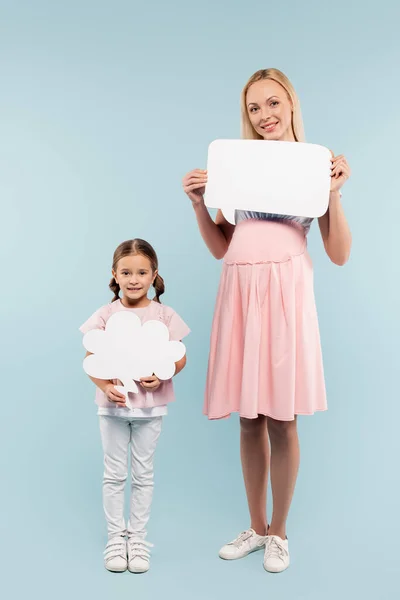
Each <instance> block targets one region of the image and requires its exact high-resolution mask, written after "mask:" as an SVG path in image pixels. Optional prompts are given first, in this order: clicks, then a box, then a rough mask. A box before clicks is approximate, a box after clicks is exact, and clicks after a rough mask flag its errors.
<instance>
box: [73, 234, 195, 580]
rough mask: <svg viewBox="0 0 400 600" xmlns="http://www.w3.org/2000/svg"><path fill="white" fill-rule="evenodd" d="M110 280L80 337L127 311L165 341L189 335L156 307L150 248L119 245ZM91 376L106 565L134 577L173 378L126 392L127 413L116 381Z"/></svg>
mask: <svg viewBox="0 0 400 600" xmlns="http://www.w3.org/2000/svg"><path fill="white" fill-rule="evenodd" d="M112 275H113V277H112V279H111V282H110V289H111V290H112V291H113V292H114V298H113V299H112V301H111V303H110V304H107V305H106V306H103V307H102V308H100V309H99V310H97V311H96V312H95V313H94V314H93V315H92V316H91V317H90V319H88V321H86V323H84V325H82V326H81V327H80V331H81V332H82V333H86V332H87V331H90V330H91V329H105V325H106V323H107V320H108V319H109V318H110V317H111V315H113V314H114V313H115V312H117V311H120V310H128V311H132V312H134V313H135V314H137V315H138V316H139V317H140V319H141V321H142V323H143V322H145V321H148V320H151V319H160V321H162V322H163V323H165V325H166V326H167V327H168V329H169V333H170V339H171V340H176V341H180V340H182V338H184V337H185V336H186V335H188V333H189V332H190V330H189V328H188V327H187V325H186V324H185V323H184V322H183V321H182V319H181V318H180V317H179V316H178V314H177V313H176V312H175V311H173V310H172V308H169V307H167V306H164V305H162V304H161V303H160V296H161V295H162V294H163V293H164V281H163V279H162V277H161V276H160V275H159V273H158V259H157V255H156V253H155V251H154V249H153V248H152V246H150V244H148V243H147V242H145V241H144V240H141V239H134V240H129V241H127V242H123V243H122V244H121V245H120V246H118V248H117V249H116V251H115V253H114V259H113V266H112ZM151 286H154V288H155V292H156V295H155V298H154V299H153V300H150V299H149V298H148V292H149V289H150V287H151ZM120 292H121V293H122V297H121V298H120ZM88 354H89V353H87V355H88ZM185 364H186V356H184V357H183V358H182V359H181V360H180V361H178V362H177V363H176V371H175V374H177V373H179V372H180V371H182V369H183V368H184V366H185ZM91 379H92V381H93V382H94V383H95V384H96V386H97V390H96V403H97V405H98V415H99V420H100V433H101V439H102V445H103V451H104V479H103V504H104V512H105V516H106V520H107V528H108V542H107V545H106V549H105V552H104V564H105V567H106V569H108V570H109V571H116V572H121V571H126V569H129V571H131V572H132V573H143V572H145V571H147V570H148V569H149V566H150V563H149V558H150V552H149V547H151V544H149V543H148V542H147V541H146V540H145V537H146V525H147V522H148V519H149V515H150V506H151V501H152V495H153V456H154V451H155V448H156V445H157V440H158V437H159V435H160V431H161V423H162V418H163V416H164V415H166V414H167V404H168V403H169V402H171V401H172V400H174V391H173V385H172V381H163V382H161V381H160V380H159V379H158V378H157V377H156V376H155V375H152V376H151V377H146V378H142V379H141V382H140V386H139V393H138V394H130V402H131V405H132V407H133V408H132V409H129V408H128V407H127V406H126V403H125V396H124V395H122V394H121V393H119V392H118V391H117V389H116V388H115V387H114V386H115V385H116V384H118V382H117V381H105V380H102V379H95V378H93V377H91ZM129 444H130V447H131V480H132V490H131V506H130V518H129V522H128V526H127V527H126V526H125V521H124V488H125V482H126V479H127V476H128V448H129ZM126 536H127V538H128V539H127V541H126V539H125V538H126Z"/></svg>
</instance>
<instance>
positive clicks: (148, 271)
mask: <svg viewBox="0 0 400 600" xmlns="http://www.w3.org/2000/svg"><path fill="white" fill-rule="evenodd" d="M112 273H113V277H114V278H115V281H116V282H117V283H118V285H119V287H120V288H121V291H122V295H123V298H124V299H125V300H126V301H127V302H128V303H130V304H134V305H136V306H137V305H138V304H145V303H146V301H147V300H148V298H147V293H148V291H149V289H150V287H151V286H152V285H153V282H154V280H155V278H156V276H157V271H155V272H154V271H153V269H152V267H151V263H150V261H149V259H148V258H147V257H146V256H143V255H142V254H134V255H133V256H125V257H124V258H121V259H120V260H119V261H118V264H117V269H116V271H114V270H113V272H112Z"/></svg>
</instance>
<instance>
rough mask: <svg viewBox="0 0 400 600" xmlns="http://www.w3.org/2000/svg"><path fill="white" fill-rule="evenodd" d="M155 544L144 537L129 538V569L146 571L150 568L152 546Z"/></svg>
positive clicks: (139, 571) (135, 571) (133, 571)
mask: <svg viewBox="0 0 400 600" xmlns="http://www.w3.org/2000/svg"><path fill="white" fill-rule="evenodd" d="M152 547H153V544H150V543H149V542H146V541H145V540H143V539H142V538H130V539H128V569H129V571H130V572H131V573H146V571H148V570H149V569H150V550H149V549H150V548H152Z"/></svg>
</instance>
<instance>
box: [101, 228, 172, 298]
mask: <svg viewBox="0 0 400 600" xmlns="http://www.w3.org/2000/svg"><path fill="white" fill-rule="evenodd" d="M136 254H141V255H142V256H145V257H146V258H148V259H149V261H150V264H151V268H152V270H153V273H154V272H155V271H157V270H158V258H157V254H156V252H155V250H154V248H153V246H151V245H150V244H149V243H148V242H146V241H145V240H141V239H139V238H135V239H134V240H127V241H126V242H122V244H120V245H119V246H118V248H117V249H116V250H115V252H114V257H113V264H112V268H113V270H114V271H116V270H117V265H118V262H119V261H120V260H121V258H124V257H125V256H134V255H136ZM153 286H154V289H155V291H156V295H155V296H154V298H153V300H155V301H156V302H158V303H159V304H161V302H160V296H161V295H162V294H163V293H164V292H165V285H164V280H163V278H162V277H161V275H158V274H157V277H156V278H155V280H154V283H153ZM109 288H110V290H111V291H112V292H114V298H113V299H112V300H111V302H115V301H116V300H119V292H120V287H119V285H118V283H117V282H116V281H115V277H113V278H112V279H111V281H110V285H109Z"/></svg>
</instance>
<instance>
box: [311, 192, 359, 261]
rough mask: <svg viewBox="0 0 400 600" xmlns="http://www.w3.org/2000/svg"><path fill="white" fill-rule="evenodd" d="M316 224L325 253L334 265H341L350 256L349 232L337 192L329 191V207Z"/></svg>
mask: <svg viewBox="0 0 400 600" xmlns="http://www.w3.org/2000/svg"><path fill="white" fill-rule="evenodd" d="M318 224H319V229H320V231H321V236H322V240H323V242H324V246H325V251H326V253H327V255H328V256H329V258H330V259H331V261H332V262H333V263H335V265H339V266H343V265H344V264H346V262H347V261H348V260H349V257H350V251H351V232H350V229H349V225H348V223H347V219H346V217H345V214H344V211H343V207H342V203H341V199H340V194H339V192H331V195H330V199H329V208H328V210H327V212H326V213H325V214H324V215H323V216H322V217H320V218H319V219H318Z"/></svg>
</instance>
